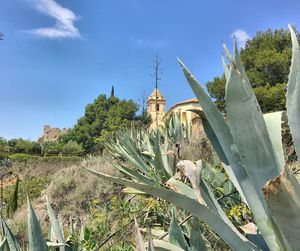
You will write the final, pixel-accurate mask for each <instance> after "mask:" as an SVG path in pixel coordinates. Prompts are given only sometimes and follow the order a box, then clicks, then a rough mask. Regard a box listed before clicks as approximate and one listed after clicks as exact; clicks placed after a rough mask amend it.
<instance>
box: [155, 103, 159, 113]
mask: <svg viewBox="0 0 300 251" xmlns="http://www.w3.org/2000/svg"><path fill="white" fill-rule="evenodd" d="M156 111H157V112H159V104H156Z"/></svg>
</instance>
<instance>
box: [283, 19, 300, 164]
mask: <svg viewBox="0 0 300 251" xmlns="http://www.w3.org/2000/svg"><path fill="white" fill-rule="evenodd" d="M288 27H289V30H290V33H291V37H292V44H293V54H292V64H291V68H290V74H289V81H288V85H287V96H286V107H287V116H288V122H289V127H290V130H291V134H292V137H293V141H294V145H295V149H296V153H297V156H298V158H299V156H300V133H299V131H300V116H299V111H300V99H299V96H300V51H299V43H298V39H297V36H296V34H295V31H294V29H293V28H292V26H291V25H290V24H289V25H288Z"/></svg>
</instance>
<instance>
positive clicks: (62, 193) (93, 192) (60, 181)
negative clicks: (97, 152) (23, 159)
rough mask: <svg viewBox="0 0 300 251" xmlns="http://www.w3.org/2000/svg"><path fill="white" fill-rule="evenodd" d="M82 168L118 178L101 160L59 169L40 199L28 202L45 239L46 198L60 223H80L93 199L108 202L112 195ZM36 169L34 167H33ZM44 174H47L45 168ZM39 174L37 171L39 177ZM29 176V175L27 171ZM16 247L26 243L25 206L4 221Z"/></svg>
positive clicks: (108, 187)
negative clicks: (58, 217)
mask: <svg viewBox="0 0 300 251" xmlns="http://www.w3.org/2000/svg"><path fill="white" fill-rule="evenodd" d="M81 166H86V167H89V168H91V169H95V170H98V171H101V172H104V173H107V174H111V175H119V174H118V173H117V172H116V171H115V169H114V168H113V167H112V166H111V164H110V163H108V162H107V161H105V160H104V159H103V158H102V157H88V158H86V159H84V160H83V161H82V162H81V163H79V164H73V165H71V166H65V167H60V169H55V173H54V174H53V175H51V180H52V181H51V183H50V185H49V186H48V187H47V189H46V190H45V191H43V193H42V196H41V197H39V198H38V199H36V200H34V201H32V204H33V208H34V210H35V212H36V214H37V216H38V218H39V220H40V222H41V226H42V230H43V233H44V234H45V235H46V234H47V232H48V229H49V224H48V221H49V219H48V214H47V209H46V195H47V196H48V197H49V199H50V201H51V203H52V207H53V208H54V209H55V211H57V212H58V213H59V215H60V216H61V217H62V218H63V219H64V221H65V223H66V222H67V221H68V220H69V217H70V215H71V216H72V218H73V219H74V220H77V221H78V222H84V221H85V219H86V217H87V213H88V209H89V202H90V201H92V200H94V199H100V200H108V199H110V198H111V195H112V194H113V193H114V192H116V190H115V187H114V185H113V184H112V183H111V182H109V181H107V180H103V179H100V178H97V177H96V176H94V175H92V174H90V173H88V172H87V171H86V170H84V169H83V168H81ZM34 168H36V167H34ZM47 172H54V170H52V171H50V170H49V169H48V168H47ZM39 173H40V171H37V175H39ZM31 175H33V172H32V171H31ZM8 224H9V225H10V226H11V228H12V230H13V232H14V233H16V235H17V238H18V239H19V241H20V243H25V242H26V241H27V206H26V205H23V206H22V207H21V208H19V209H18V210H17V212H16V213H15V214H14V216H13V219H9V220H8Z"/></svg>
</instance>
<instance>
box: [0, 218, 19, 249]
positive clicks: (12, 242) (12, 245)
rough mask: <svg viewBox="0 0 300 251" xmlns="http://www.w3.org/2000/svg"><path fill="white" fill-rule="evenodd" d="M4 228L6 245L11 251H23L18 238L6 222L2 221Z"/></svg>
mask: <svg viewBox="0 0 300 251" xmlns="http://www.w3.org/2000/svg"><path fill="white" fill-rule="evenodd" d="M1 222H2V226H3V228H4V231H5V237H6V243H7V246H8V248H9V250H10V251H21V247H20V245H19V243H18V241H17V239H16V237H15V236H14V235H13V233H12V231H11V230H10V228H9V227H8V226H7V224H6V222H5V221H4V220H3V219H1Z"/></svg>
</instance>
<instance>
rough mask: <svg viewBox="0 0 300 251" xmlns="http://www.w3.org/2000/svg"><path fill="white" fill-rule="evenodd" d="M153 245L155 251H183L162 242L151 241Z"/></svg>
mask: <svg viewBox="0 0 300 251" xmlns="http://www.w3.org/2000/svg"><path fill="white" fill-rule="evenodd" d="M153 243H154V248H155V251H184V249H182V248H180V247H177V246H176V245H174V244H171V243H169V242H166V241H163V240H153Z"/></svg>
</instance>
